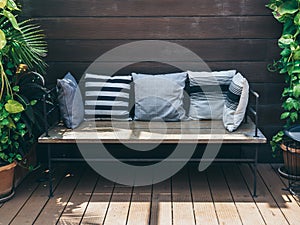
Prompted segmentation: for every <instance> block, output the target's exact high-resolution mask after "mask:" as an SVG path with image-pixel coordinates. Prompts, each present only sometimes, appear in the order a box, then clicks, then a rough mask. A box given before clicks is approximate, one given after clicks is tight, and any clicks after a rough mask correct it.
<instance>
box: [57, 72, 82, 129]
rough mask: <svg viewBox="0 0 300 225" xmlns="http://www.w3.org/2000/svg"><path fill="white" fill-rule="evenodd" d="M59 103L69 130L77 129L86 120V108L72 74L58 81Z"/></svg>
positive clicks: (62, 116)
mask: <svg viewBox="0 0 300 225" xmlns="http://www.w3.org/2000/svg"><path fill="white" fill-rule="evenodd" d="M57 92H58V103H59V108H60V113H61V118H62V120H63V122H64V124H65V126H66V127H67V128H72V129H74V128H76V127H78V126H79V125H80V123H81V122H82V121H83V118H84V108H83V101H82V96H81V93H80V89H79V87H78V85H77V82H76V80H75V78H74V77H73V76H72V74H71V73H67V74H66V76H65V77H64V78H63V79H57Z"/></svg>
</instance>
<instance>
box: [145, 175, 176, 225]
mask: <svg viewBox="0 0 300 225" xmlns="http://www.w3.org/2000/svg"><path fill="white" fill-rule="evenodd" d="M150 225H172V192H171V179H168V180H166V181H163V182H160V183H158V184H154V185H153V191H152V205H151V218H150Z"/></svg>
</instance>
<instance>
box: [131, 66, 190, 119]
mask: <svg viewBox="0 0 300 225" xmlns="http://www.w3.org/2000/svg"><path fill="white" fill-rule="evenodd" d="M132 77H133V82H134V91H135V113H134V119H135V120H146V121H149V120H164V121H178V120H182V119H185V110H184V108H183V90H184V87H185V81H186V79H187V73H185V72H183V73H171V74H159V75H150V74H136V73H132Z"/></svg>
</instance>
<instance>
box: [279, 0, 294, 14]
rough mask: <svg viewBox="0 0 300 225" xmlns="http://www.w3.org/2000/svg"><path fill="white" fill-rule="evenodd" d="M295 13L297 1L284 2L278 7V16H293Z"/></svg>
mask: <svg viewBox="0 0 300 225" xmlns="http://www.w3.org/2000/svg"><path fill="white" fill-rule="evenodd" d="M297 11H298V3H297V1H286V2H284V3H283V4H282V5H280V6H279V7H278V10H277V12H278V13H279V14H280V15H285V14H294V13H295V12H297Z"/></svg>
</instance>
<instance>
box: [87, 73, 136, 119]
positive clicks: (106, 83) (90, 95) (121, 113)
mask: <svg viewBox="0 0 300 225" xmlns="http://www.w3.org/2000/svg"><path fill="white" fill-rule="evenodd" d="M131 81H132V77H131V75H126V76H106V75H98V74H90V73H87V74H86V75H85V106H84V112H85V118H86V119H87V120H91V119H95V120H111V119H120V120H129V95H130V87H131Z"/></svg>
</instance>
